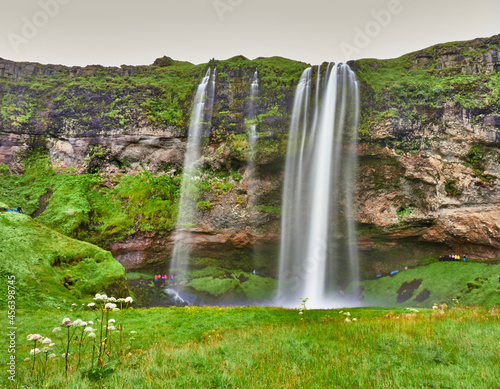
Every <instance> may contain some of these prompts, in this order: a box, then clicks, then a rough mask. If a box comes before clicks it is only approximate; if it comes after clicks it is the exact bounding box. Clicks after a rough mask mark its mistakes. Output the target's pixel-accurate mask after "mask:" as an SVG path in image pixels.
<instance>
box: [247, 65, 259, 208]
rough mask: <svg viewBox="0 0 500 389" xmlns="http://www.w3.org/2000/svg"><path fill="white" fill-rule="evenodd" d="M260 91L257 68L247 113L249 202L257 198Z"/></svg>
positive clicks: (251, 202)
mask: <svg viewBox="0 0 500 389" xmlns="http://www.w3.org/2000/svg"><path fill="white" fill-rule="evenodd" d="M258 93H259V75H258V73H257V70H256V71H255V73H254V74H253V77H252V82H251V84H250V96H249V103H248V114H247V123H248V124H247V136H248V144H249V145H250V149H249V153H248V156H247V166H248V169H247V180H248V183H249V184H248V198H249V204H250V205H251V204H253V203H254V200H255V145H256V143H257V139H258V137H259V135H258V134H257V123H256V121H257V94H258Z"/></svg>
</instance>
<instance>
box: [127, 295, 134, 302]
mask: <svg viewBox="0 0 500 389" xmlns="http://www.w3.org/2000/svg"><path fill="white" fill-rule="evenodd" d="M125 302H126V303H133V302H134V300H133V299H132V297H130V296H128V297H127V298H126V299H125Z"/></svg>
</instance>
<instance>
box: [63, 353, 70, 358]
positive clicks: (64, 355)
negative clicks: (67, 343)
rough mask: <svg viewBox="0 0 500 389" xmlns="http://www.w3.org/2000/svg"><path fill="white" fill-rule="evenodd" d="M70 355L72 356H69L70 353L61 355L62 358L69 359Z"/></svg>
mask: <svg viewBox="0 0 500 389" xmlns="http://www.w3.org/2000/svg"><path fill="white" fill-rule="evenodd" d="M70 355H71V354H69V353H68V354H66V353H62V354H61V357H63V358H65V357H66V356H68V357H69V356H70Z"/></svg>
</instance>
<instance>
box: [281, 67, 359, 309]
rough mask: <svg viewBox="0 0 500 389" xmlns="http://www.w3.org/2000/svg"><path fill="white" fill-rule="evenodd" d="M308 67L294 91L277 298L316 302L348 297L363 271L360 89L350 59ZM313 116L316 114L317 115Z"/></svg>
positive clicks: (319, 305) (332, 303)
mask: <svg viewBox="0 0 500 389" xmlns="http://www.w3.org/2000/svg"><path fill="white" fill-rule="evenodd" d="M312 76H313V69H312V68H308V69H306V70H305V71H304V72H303V74H302V76H301V78H300V80H299V83H298V85H297V90H296V93H295V99H294V105H293V112H292V119H291V124H290V132H289V138H288V148H287V156H286V166H285V178H284V186H283V203H282V221H281V226H282V232H281V247H280V262H279V287H278V292H277V295H276V303H277V304H279V305H283V306H291V307H296V306H298V304H299V303H300V298H302V297H304V298H305V297H307V298H308V299H309V300H308V303H307V305H308V306H309V307H311V308H326V307H334V306H341V305H346V304H348V303H346V301H345V299H344V298H343V291H342V289H344V288H345V287H346V286H347V284H348V283H349V282H352V281H356V280H357V279H358V278H359V276H358V273H359V271H358V264H357V257H358V253H357V240H356V233H355V224H354V219H353V208H354V207H353V192H354V187H355V174H356V166H357V158H356V139H357V126H358V111H359V97H358V86H357V81H356V76H355V74H354V72H352V70H351V69H350V68H349V66H347V65H345V64H338V65H337V64H333V63H330V64H328V66H327V68H326V73H325V75H324V77H321V67H318V69H317V72H316V83H315V85H316V87H315V88H314V89H315V90H314V91H312V89H313V88H312V87H311V85H312V83H313V82H312ZM311 116H312V120H310V118H311Z"/></svg>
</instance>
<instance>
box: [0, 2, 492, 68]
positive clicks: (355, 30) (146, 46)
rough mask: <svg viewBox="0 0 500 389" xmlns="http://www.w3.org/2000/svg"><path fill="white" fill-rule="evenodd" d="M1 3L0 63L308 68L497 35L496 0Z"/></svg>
mask: <svg viewBox="0 0 500 389" xmlns="http://www.w3.org/2000/svg"><path fill="white" fill-rule="evenodd" d="M44 4H45V5H44ZM0 6H1V9H2V12H1V14H0V57H2V58H5V59H11V60H16V61H32V62H40V63H52V64H64V65H80V66H85V65H89V64H102V65H107V66H119V65H121V64H130V65H139V64H150V63H152V62H153V61H154V60H155V58H158V57H162V56H164V55H167V56H169V57H172V58H174V59H177V60H185V61H190V62H193V63H204V62H208V61H209V60H210V59H211V58H216V59H226V58H230V57H232V56H235V55H240V54H241V55H244V56H245V57H248V58H250V59H253V58H257V57H270V56H274V55H279V56H282V57H286V58H291V59H295V60H301V61H304V62H307V63H311V64H313V65H314V64H318V63H321V62H323V61H345V60H348V59H358V58H373V57H374V58H393V57H397V56H400V55H402V54H405V53H408V52H411V51H415V50H419V49H422V48H425V47H428V46H431V45H433V44H436V43H443V42H449V41H457V40H468V39H474V38H477V37H488V36H492V35H495V34H499V33H500V23H499V21H500V0H474V1H469V0H467V1H466V0H345V1H333V0H141V1H134V0H0ZM44 9H45V10H44ZM381 12H382V14H381ZM377 14H378V15H385V16H386V17H385V18H382V19H380V17H376V16H375V15H377ZM387 15H390V20H389V18H387ZM377 19H378V20H377ZM37 25H38V26H37ZM359 31H364V33H366V32H368V33H369V34H371V36H369V35H368V36H365V37H364V39H363V37H361V35H360V33H359Z"/></svg>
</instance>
